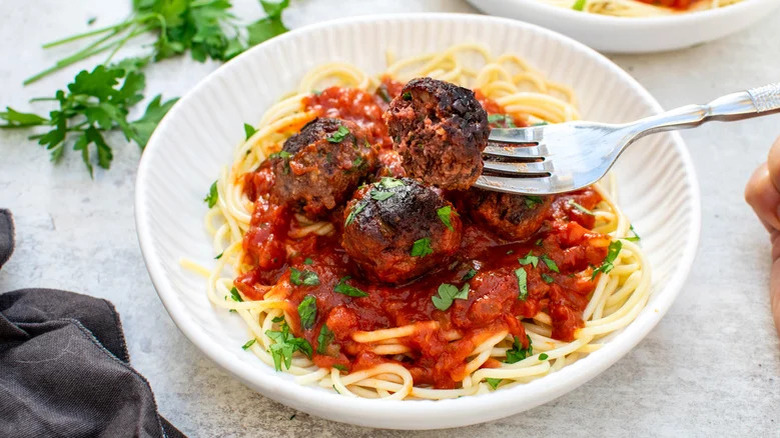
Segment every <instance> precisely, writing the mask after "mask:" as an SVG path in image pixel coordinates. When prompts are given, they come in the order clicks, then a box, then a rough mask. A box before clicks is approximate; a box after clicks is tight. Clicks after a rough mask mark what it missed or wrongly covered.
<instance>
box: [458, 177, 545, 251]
mask: <svg viewBox="0 0 780 438" xmlns="http://www.w3.org/2000/svg"><path fill="white" fill-rule="evenodd" d="M463 203H464V206H463V208H464V209H466V210H467V211H468V212H469V217H470V218H471V220H473V221H474V222H476V223H478V224H481V225H484V226H485V227H487V228H488V229H490V230H491V231H493V232H494V233H496V234H498V235H499V236H500V237H502V238H504V239H507V240H524V239H527V238H528V237H530V236H532V235H533V234H534V233H536V231H538V230H539V228H540V227H541V226H542V223H543V222H544V220H545V219H546V218H547V216H548V215H549V214H550V210H551V208H552V203H553V197H552V196H523V195H513V194H510V193H501V192H493V191H488V190H482V189H478V188H472V189H470V190H469V191H467V192H466V193H465V194H464V196H463Z"/></svg>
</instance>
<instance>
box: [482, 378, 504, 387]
mask: <svg viewBox="0 0 780 438" xmlns="http://www.w3.org/2000/svg"><path fill="white" fill-rule="evenodd" d="M485 382H487V384H488V385H490V387H491V388H493V389H496V388H498V384H499V383H501V379H496V378H493V377H485Z"/></svg>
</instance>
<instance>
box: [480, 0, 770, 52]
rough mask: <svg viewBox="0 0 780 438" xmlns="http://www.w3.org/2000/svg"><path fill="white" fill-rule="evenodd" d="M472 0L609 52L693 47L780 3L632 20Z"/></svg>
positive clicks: (751, 2)
mask: <svg viewBox="0 0 780 438" xmlns="http://www.w3.org/2000/svg"><path fill="white" fill-rule="evenodd" d="M468 2H469V3H471V4H472V5H473V6H474V7H476V8H478V9H480V10H481V11H483V12H485V13H487V14H491V15H496V16H499V17H508V18H515V19H518V20H523V21H528V22H529V23H534V24H538V25H540V26H544V27H547V28H549V29H552V30H556V31H558V32H561V33H562V34H565V35H568V36H570V37H572V38H574V39H576V40H578V41H580V42H582V43H585V44H587V45H589V46H590V47H593V48H594V49H596V50H600V51H602V52H610V53H648V52H660V51H664V50H675V49H682V48H685V47H690V46H694V45H696V44H701V43H704V42H707V41H712V40H715V39H718V38H722V37H725V36H726V35H730V34H732V33H734V32H737V31H739V30H742V29H745V28H747V27H749V26H751V25H752V24H754V23H755V22H757V21H758V20H759V19H761V18H762V17H765V16H766V15H767V14H769V13H770V12H772V11H773V10H774V9H776V8H777V7H778V6H780V1H778V0H744V1H743V2H741V3H737V4H735V5H731V6H727V7H723V8H718V9H710V10H705V11H699V12H691V13H685V14H677V15H673V16H664V17H638V18H627V17H611V16H606V15H598V14H589V13H583V12H579V11H575V10H573V9H571V8H562V7H558V6H552V5H549V4H546V3H542V2H540V1H538V0H468ZM572 4H574V0H572Z"/></svg>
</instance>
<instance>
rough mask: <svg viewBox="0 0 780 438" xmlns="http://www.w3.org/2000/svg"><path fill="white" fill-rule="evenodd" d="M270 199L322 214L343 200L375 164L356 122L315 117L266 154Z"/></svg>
mask: <svg viewBox="0 0 780 438" xmlns="http://www.w3.org/2000/svg"><path fill="white" fill-rule="evenodd" d="M270 161H271V166H272V169H273V173H274V178H275V181H274V185H273V187H272V188H271V200H272V201H273V202H275V203H278V204H289V205H291V206H293V207H294V208H295V209H298V210H300V211H302V212H303V213H304V214H305V215H306V216H307V217H309V218H310V219H321V218H324V217H325V216H327V214H328V212H329V211H331V210H333V209H334V208H336V206H338V205H340V204H343V203H345V202H346V201H347V200H348V199H349V198H350V196H352V193H353V192H354V191H355V189H356V188H357V186H358V184H360V181H361V179H362V178H363V177H365V176H366V175H367V174H368V173H369V172H372V171H373V170H374V168H375V166H376V151H375V150H374V149H373V148H372V147H371V146H370V145H369V143H368V141H367V140H366V135H365V132H364V131H363V130H362V129H361V128H360V127H359V126H358V125H356V124H355V123H352V122H349V121H346V120H339V119H331V118H318V119H315V120H313V121H311V122H309V123H308V124H306V125H305V126H304V127H303V128H302V129H301V132H299V133H298V134H295V135H293V136H292V137H290V138H289V139H287V141H285V142H284V146H283V147H282V150H281V152H279V153H277V154H273V155H272V158H270Z"/></svg>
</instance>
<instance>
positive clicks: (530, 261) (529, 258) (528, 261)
mask: <svg viewBox="0 0 780 438" xmlns="http://www.w3.org/2000/svg"><path fill="white" fill-rule="evenodd" d="M517 261H518V262H520V264H521V265H533V266H534V268H535V267H536V265H538V264H539V257H536V256H535V255H533V253H532V252H531V251H528V254H526V255H525V257H523V258H521V259H517Z"/></svg>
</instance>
